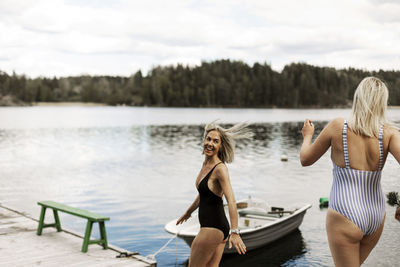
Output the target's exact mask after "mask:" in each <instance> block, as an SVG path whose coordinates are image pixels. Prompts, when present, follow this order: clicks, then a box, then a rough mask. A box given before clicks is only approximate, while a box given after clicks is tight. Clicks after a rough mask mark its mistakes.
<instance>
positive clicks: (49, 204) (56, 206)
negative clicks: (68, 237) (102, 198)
mask: <svg viewBox="0 0 400 267" xmlns="http://www.w3.org/2000/svg"><path fill="white" fill-rule="evenodd" d="M38 205H40V206H42V210H41V212H40V219H39V226H38V229H37V232H36V233H37V235H41V234H42V229H43V228H45V227H55V228H57V232H60V231H61V224H60V218H59V217H58V211H60V212H65V213H69V214H72V215H75V216H78V217H81V218H85V219H87V220H88V222H87V224H86V231H85V237H84V239H83V245H82V252H87V250H88V246H89V245H90V244H101V245H102V246H103V248H104V249H107V248H108V244H107V235H106V227H105V225H104V221H108V220H110V218H109V217H105V216H102V215H98V214H96V213H93V212H89V211H86V210H81V209H77V208H73V207H70V206H67V205H64V204H60V203H57V202H54V201H40V202H38ZM47 208H50V209H53V214H54V220H55V223H51V224H45V223H44V217H45V214H46V209H47ZM95 222H98V223H99V229H100V239H99V240H90V234H91V232H92V227H93V223H95Z"/></svg>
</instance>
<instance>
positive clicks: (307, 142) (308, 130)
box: [300, 119, 338, 166]
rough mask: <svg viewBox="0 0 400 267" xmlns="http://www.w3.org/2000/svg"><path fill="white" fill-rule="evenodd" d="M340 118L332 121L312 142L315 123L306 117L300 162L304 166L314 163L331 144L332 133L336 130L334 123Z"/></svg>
mask: <svg viewBox="0 0 400 267" xmlns="http://www.w3.org/2000/svg"><path fill="white" fill-rule="evenodd" d="M337 120H338V119H335V120H333V121H331V122H330V123H329V124H328V125H327V126H325V128H324V129H323V130H322V131H321V133H320V134H319V135H318V137H317V139H316V140H315V141H314V143H311V141H312V137H313V135H314V124H313V123H312V122H311V121H310V120H309V119H306V121H305V122H304V125H303V129H302V131H301V132H302V134H303V144H302V146H301V149H300V162H301V165H303V166H309V165H312V164H314V162H316V161H317V160H318V159H319V158H320V157H321V156H322V155H323V154H325V152H326V151H327V150H328V148H329V147H330V146H331V139H332V133H333V132H334V124H335V123H337Z"/></svg>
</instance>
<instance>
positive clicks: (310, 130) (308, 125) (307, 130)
mask: <svg viewBox="0 0 400 267" xmlns="http://www.w3.org/2000/svg"><path fill="white" fill-rule="evenodd" d="M301 133H302V134H303V137H306V136H309V135H311V136H313V134H314V124H313V123H312V122H311V121H310V120H309V119H306V121H305V122H304V124H303V129H302V130H301Z"/></svg>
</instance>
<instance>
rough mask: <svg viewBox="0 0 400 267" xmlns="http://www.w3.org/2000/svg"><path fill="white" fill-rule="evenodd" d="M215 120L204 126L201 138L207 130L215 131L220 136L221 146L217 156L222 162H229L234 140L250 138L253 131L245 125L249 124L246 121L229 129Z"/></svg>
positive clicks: (232, 152)
mask: <svg viewBox="0 0 400 267" xmlns="http://www.w3.org/2000/svg"><path fill="white" fill-rule="evenodd" d="M215 122H216V120H215V121H213V122H211V123H209V124H207V125H206V126H205V127H204V136H203V139H204V138H206V136H207V134H208V133H209V132H211V131H217V132H218V133H219V136H220V138H221V147H220V149H219V152H218V157H219V159H220V160H221V161H222V162H227V163H231V162H232V161H233V159H234V156H235V152H234V148H235V144H236V141H237V140H240V139H250V138H251V137H252V136H253V133H252V132H251V131H250V129H249V128H248V127H247V126H248V125H249V124H248V123H238V124H235V125H234V126H232V127H231V128H229V129H225V128H223V127H221V126H219V125H218V124H216V123H215Z"/></svg>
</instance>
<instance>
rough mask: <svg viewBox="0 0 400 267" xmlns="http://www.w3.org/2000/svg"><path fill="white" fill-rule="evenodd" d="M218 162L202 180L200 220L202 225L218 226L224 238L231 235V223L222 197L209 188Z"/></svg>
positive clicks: (200, 185)
mask: <svg viewBox="0 0 400 267" xmlns="http://www.w3.org/2000/svg"><path fill="white" fill-rule="evenodd" d="M220 163H222V162H219V163H217V164H216V165H215V166H214V167H213V168H212V169H211V171H210V172H209V173H208V174H207V175H206V177H204V178H203V180H201V181H200V184H199V187H198V188H197V191H199V194H200V204H199V221H200V227H212V228H217V229H219V230H221V231H222V233H223V234H224V240H225V239H226V238H227V237H228V235H229V229H230V227H229V223H228V220H227V218H226V216H225V211H224V205H223V201H222V198H221V197H219V196H217V195H216V194H214V193H213V192H212V191H211V190H210V189H209V188H208V179H209V178H210V176H211V173H212V172H213V170H214V169H215V167H217V165H218V164H220Z"/></svg>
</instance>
